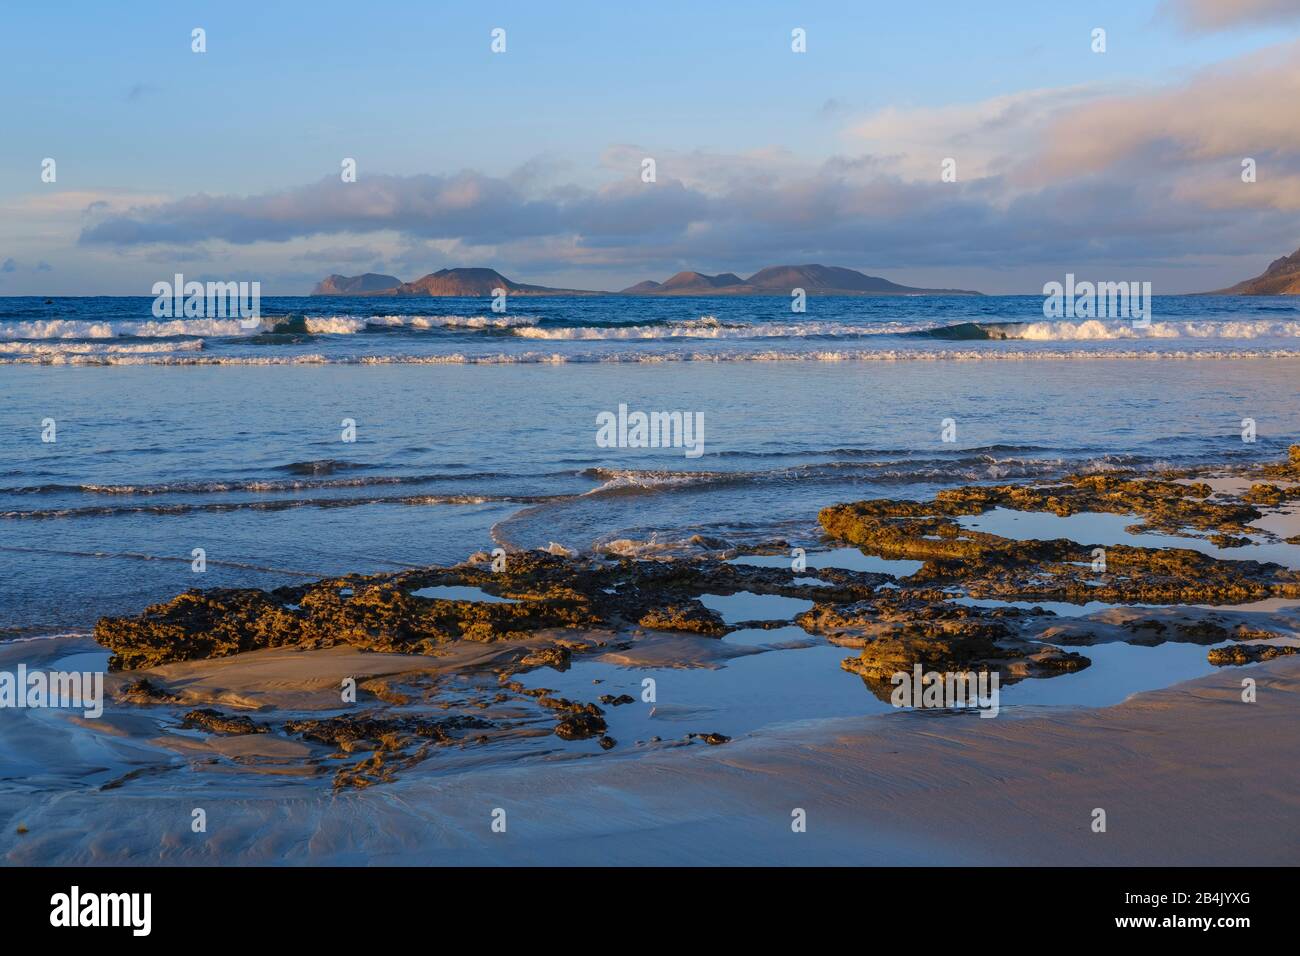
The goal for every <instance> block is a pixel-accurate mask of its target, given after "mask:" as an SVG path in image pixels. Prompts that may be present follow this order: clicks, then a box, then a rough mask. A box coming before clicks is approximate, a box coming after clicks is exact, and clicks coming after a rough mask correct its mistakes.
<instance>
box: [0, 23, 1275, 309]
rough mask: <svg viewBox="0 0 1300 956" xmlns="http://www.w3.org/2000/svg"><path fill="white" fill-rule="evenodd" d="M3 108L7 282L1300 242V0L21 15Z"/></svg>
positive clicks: (296, 277) (75, 286)
mask: <svg viewBox="0 0 1300 956" xmlns="http://www.w3.org/2000/svg"><path fill="white" fill-rule="evenodd" d="M196 28H201V29H202V30H203V31H204V33H205V40H206V51H205V52H201V53H198V52H194V50H193V49H192V46H193V39H192V36H193V31H194V30H195V29H196ZM496 29H500V30H504V31H505V33H504V38H505V49H504V51H503V52H494V51H493V49H492V42H493V38H492V31H493V30H496ZM796 29H799V30H802V31H804V36H805V37H806V50H805V51H804V52H795V51H794V50H793V49H792V42H793V41H792V31H794V30H796ZM1098 29H1101V30H1104V31H1105V50H1104V52H1097V51H1096V50H1095V49H1094V47H1095V46H1096V45H1097V44H1096V40H1095V39H1094V31H1096V30H1098ZM0 117H3V132H2V133H0V295H97V294H104V295H148V294H150V289H151V287H152V285H153V284H154V283H155V282H158V281H161V280H164V279H170V277H171V276H172V275H173V274H175V273H177V272H181V273H183V274H184V275H185V276H186V278H187V279H191V278H192V279H199V280H207V279H214V280H222V281H232V280H241V279H242V280H256V281H260V282H261V283H262V290H263V294H267V295H272V294H303V293H306V292H307V291H309V290H310V289H311V287H312V286H313V285H314V284H315V283H316V282H317V281H318V280H319V279H320V278H322V277H324V276H326V275H328V274H330V273H342V274H347V275H355V274H359V273H362V272H367V271H370V272H381V273H387V274H392V275H396V276H398V277H399V278H401V279H404V280H412V279H416V278H418V277H419V276H422V275H424V274H426V273H428V272H432V271H435V270H437V269H440V268H451V267H456V266H490V267H494V268H497V269H499V270H500V271H501V272H502V273H504V274H505V275H506V276H508V277H509V278H511V279H514V280H516V281H520V282H528V283H541V284H548V285H557V286H565V287H573V288H585V289H619V288H623V287H625V286H628V285H631V284H633V283H635V282H638V281H640V280H643V279H659V280H662V279H664V278H666V277H668V276H669V275H671V274H673V273H674V272H677V271H679V270H682V269H695V270H698V271H702V272H707V273H716V272H724V271H730V272H736V273H738V274H740V275H749V274H751V273H753V272H755V271H757V270H758V269H760V268H762V267H764V266H769V265H776V264H798V263H809V262H820V263H822V264H825V265H838V266H847V267H850V268H856V269H861V270H863V271H865V272H868V273H870V274H873V275H883V276H885V277H887V278H890V279H893V280H894V281H898V282H903V283H906V284H910V285H921V286H936V287H960V288H973V289H978V290H980V291H984V292H988V293H1037V292H1040V291H1041V288H1042V285H1043V283H1044V282H1047V281H1051V280H1060V279H1062V278H1063V277H1064V275H1065V274H1067V273H1074V274H1075V275H1077V276H1078V277H1079V278H1080V279H1093V280H1099V281H1118V280H1135V281H1150V282H1152V284H1153V289H1154V291H1155V292H1156V293H1157V294H1160V293H1177V292H1194V291H1206V290H1209V289H1215V288H1221V287H1224V286H1227V285H1230V284H1232V283H1233V282H1236V281H1238V280H1240V279H1244V278H1247V277H1250V276H1253V275H1255V274H1257V273H1259V272H1260V271H1261V270H1262V269H1263V268H1264V267H1265V266H1266V265H1267V264H1268V263H1269V262H1270V261H1271V260H1273V259H1275V258H1277V257H1278V256H1281V255H1286V254H1289V253H1291V252H1293V251H1295V250H1296V248H1297V246H1300V0H1105V2H1090V3H1087V4H1081V3H1072V4H1061V3H1044V2H1042V0H999V2H998V3H996V4H973V3H970V2H968V0H951V2H950V0H931V2H925V0H914V2H911V3H907V4H897V3H883V2H875V0H852V2H840V0H822V2H817V3H806V4H792V3H788V2H786V3H775V2H766V0H748V2H745V3H723V2H719V3H700V2H693V3H685V2H674V0H661V2H657V3H654V4H611V3H608V2H600V3H598V2H587V0H567V2H560V3H548V4H541V3H537V2H536V0H533V2H519V3H490V2H438V0H423V2H389V3H385V2H382V0H373V2H370V3H366V4H358V3H355V2H348V3H341V2H331V0H323V2H316V3H311V4H296V3H287V2H285V3H268V2H266V0H261V2H257V3H245V2H242V0H224V2H221V3H177V2H175V0H172V2H167V3H154V2H148V0H133V2H131V3H113V4H105V3H102V2H80V0H71V2H64V3H60V4H57V5H40V4H21V5H17V4H15V5H7V6H6V8H5V9H4V13H3V23H0ZM49 159H52V160H53V161H54V177H53V181H45V180H46V179H48V178H49V177H48V174H46V176H45V178H43V170H44V169H46V168H48V164H46V162H45V161H46V160H49ZM345 159H353V160H355V162H356V173H357V174H356V181H355V182H344V181H343V177H342V175H341V171H342V164H343V161H344V160H345ZM646 159H653V160H654V170H655V177H654V181H653V182H645V181H644V179H643V168H644V161H645V160H646ZM948 159H951V160H953V161H954V163H953V167H951V168H955V174H956V178H955V181H945V180H944V178H943V177H942V175H941V173H942V169H943V163H944V161H945V160H948ZM1247 160H1253V161H1254V170H1255V175H1254V181H1252V182H1247V181H1243V162H1246V161H1247ZM950 179H951V177H950Z"/></svg>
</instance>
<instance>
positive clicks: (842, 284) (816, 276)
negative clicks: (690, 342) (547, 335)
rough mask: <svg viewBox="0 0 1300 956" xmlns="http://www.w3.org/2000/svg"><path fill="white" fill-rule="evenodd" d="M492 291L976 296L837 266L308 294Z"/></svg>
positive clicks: (382, 283) (379, 283) (460, 282)
mask: <svg viewBox="0 0 1300 956" xmlns="http://www.w3.org/2000/svg"><path fill="white" fill-rule="evenodd" d="M495 289H504V290H505V291H506V292H507V293H509V294H511V295H789V294H790V293H791V292H792V291H793V290H794V289H803V290H804V291H805V292H806V293H808V294H809V295H982V294H983V293H980V292H972V291H969V290H966V289H921V288H915V287H913V286H906V285H899V284H898V283H896V282H890V281H889V280H888V279H882V278H880V277H879V276H869V275H867V274H865V273H862V272H858V271H857V270H856V269H845V268H842V267H840V266H822V265H815V264H814V265H805V266H768V267H767V268H766V269H760V270H759V271H758V272H755V273H754V274H753V275H752V276H750V277H749V278H748V279H742V278H741V277H740V276H738V275H735V274H734V273H731V272H724V273H722V274H721V275H714V276H711V275H705V274H704V273H702V272H679V273H677V274H676V275H675V276H673V277H671V278H670V279H667V280H666V281H664V282H654V281H652V280H647V281H645V282H638V283H637V284H636V285H633V286H629V287H628V288H626V289H623V290H622V291H620V292H617V293H611V292H597V291H591V290H587V289H556V288H551V287H549V286H542V285H527V284H525V283H521V282H515V281H513V280H511V279H507V278H506V277H505V276H503V275H502V274H501V273H499V272H497V271H496V270H495V269H440V270H438V271H437V272H431V273H429V274H428V275H426V276H424V277H423V278H421V279H416V280H415V281H414V282H402V281H401V280H400V279H398V278H397V277H396V276H388V275H379V274H377V273H374V272H367V273H366V274H365V275H360V276H343V275H331V276H330V277H329V278H327V279H324V280H322V281H321V282H319V283H317V285H316V288H314V289H313V290H312V292H311V294H312V295H354V296H355V295H374V296H418V295H428V296H490V295H492V294H493V292H494V290H495Z"/></svg>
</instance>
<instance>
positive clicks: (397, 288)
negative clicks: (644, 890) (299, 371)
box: [312, 269, 601, 296]
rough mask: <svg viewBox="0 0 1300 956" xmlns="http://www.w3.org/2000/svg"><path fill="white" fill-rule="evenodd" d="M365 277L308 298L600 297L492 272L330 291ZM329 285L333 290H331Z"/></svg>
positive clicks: (448, 273) (444, 272)
mask: <svg viewBox="0 0 1300 956" xmlns="http://www.w3.org/2000/svg"><path fill="white" fill-rule="evenodd" d="M366 278H368V276H357V277H355V278H352V279H349V278H348V277H347V276H330V277H329V279H326V280H325V281H324V282H322V283H320V285H318V286H316V289H315V291H313V292H312V295H403V296H405V295H433V296H453V295H460V296H491V295H493V294H494V290H496V289H505V290H506V292H507V293H509V294H510V295H600V294H601V293H598V292H587V291H584V290H582V289H552V288H549V287H547V286H544V285H525V284H524V283H522V282H514V281H512V280H510V279H507V278H506V277H505V276H503V275H502V274H501V273H499V272H497V271H496V270H495V269H439V270H438V271H437V272H431V273H429V274H428V275H427V276H424V277H423V278H421V279H416V280H415V281H414V282H401V281H399V280H397V279H393V278H392V277H391V276H376V277H374V278H380V279H392V282H391V284H386V285H384V286H382V287H377V288H367V289H358V290H356V291H352V290H351V289H350V288H348V289H347V291H334V290H333V289H334V288H343V286H342V284H341V283H339V282H336V281H334V280H342V283H353V282H358V281H359V280H362V279H366ZM331 283H333V288H331V287H330V286H331Z"/></svg>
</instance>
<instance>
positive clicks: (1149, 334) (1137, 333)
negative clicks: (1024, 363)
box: [1017, 319, 1300, 342]
mask: <svg viewBox="0 0 1300 956" xmlns="http://www.w3.org/2000/svg"><path fill="white" fill-rule="evenodd" d="M1017 337H1018V338H1022V339H1028V340H1030V341H1036V342H1069V341H1106V340H1111V339H1182V338H1188V339H1260V338H1284V339H1285V338H1297V337H1300V322H1297V321H1276V320H1272V319H1242V320H1235V321H1228V322H1210V321H1202V322H1156V321H1153V322H1152V323H1151V324H1150V325H1149V326H1146V327H1142V326H1138V325H1135V324H1134V323H1133V322H1132V321H1131V320H1124V319H1117V320H1105V319H1085V320H1084V321H1081V322H1067V321H1055V322H1031V323H1029V324H1027V325H1026V326H1025V327H1024V329H1023V331H1022V332H1021V333H1020V335H1019V336H1017Z"/></svg>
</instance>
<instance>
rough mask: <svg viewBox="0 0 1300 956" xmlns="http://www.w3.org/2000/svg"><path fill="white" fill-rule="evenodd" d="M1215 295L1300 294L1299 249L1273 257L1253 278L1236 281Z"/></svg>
mask: <svg viewBox="0 0 1300 956" xmlns="http://www.w3.org/2000/svg"><path fill="white" fill-rule="evenodd" d="M1214 294H1215V295H1300V249H1297V250H1296V251H1295V252H1293V253H1291V255H1289V256H1283V257H1282V258H1280V259H1274V260H1273V261H1272V262H1270V263H1269V265H1268V268H1267V269H1265V270H1264V271H1263V272H1262V273H1261V274H1260V275H1257V276H1256V277H1255V278H1253V279H1247V280H1245V281H1244V282H1238V283H1237V284H1236V285H1234V286H1232V287H1231V288H1228V289H1222V290H1220V291H1219V292H1217V293H1214Z"/></svg>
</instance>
